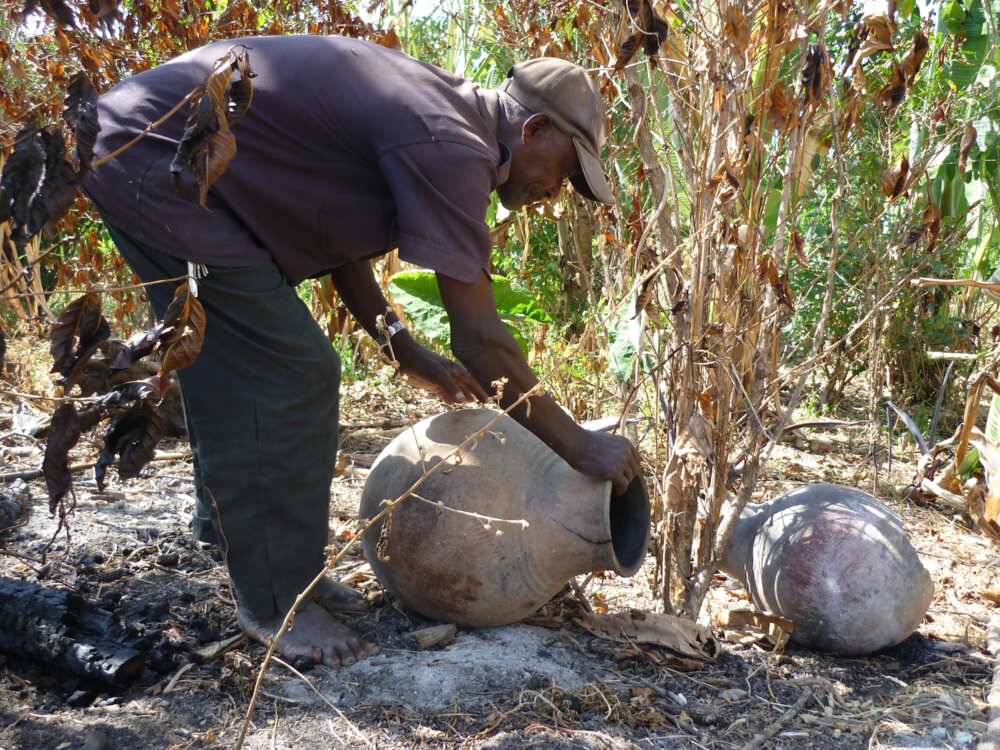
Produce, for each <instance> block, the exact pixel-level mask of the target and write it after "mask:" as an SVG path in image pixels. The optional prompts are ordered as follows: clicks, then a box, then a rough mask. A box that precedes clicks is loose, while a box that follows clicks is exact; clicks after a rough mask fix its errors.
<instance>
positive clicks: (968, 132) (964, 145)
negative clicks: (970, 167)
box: [957, 122, 977, 174]
mask: <svg viewBox="0 0 1000 750" xmlns="http://www.w3.org/2000/svg"><path fill="white" fill-rule="evenodd" d="M976 135H977V134H976V127H975V126H974V125H973V124H972V123H971V122H967V123H965V129H964V130H963V131H962V141H961V144H960V145H959V147H958V165H957V168H958V173H959V174H962V173H963V172H965V164H966V162H967V161H968V159H969V151H971V150H972V147H973V146H974V145H975V144H976Z"/></svg>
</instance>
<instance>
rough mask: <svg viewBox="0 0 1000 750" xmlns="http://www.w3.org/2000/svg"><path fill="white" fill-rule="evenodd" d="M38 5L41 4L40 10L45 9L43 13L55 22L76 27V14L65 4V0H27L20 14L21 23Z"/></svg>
mask: <svg viewBox="0 0 1000 750" xmlns="http://www.w3.org/2000/svg"><path fill="white" fill-rule="evenodd" d="M38 5H41V6H42V10H43V11H45V15H47V16H48V17H49V18H51V19H52V20H53V21H55V22H56V23H57V24H61V25H62V26H69V27H70V28H76V16H74V15H73V10H72V9H71V8H70V7H69V5H67V4H66V0H27V2H25V4H24V11H23V12H22V14H21V22H22V23H23V22H24V17H25V16H27V15H29V14H30V13H31V12H32V11H33V10H34V9H35V8H36V7H38Z"/></svg>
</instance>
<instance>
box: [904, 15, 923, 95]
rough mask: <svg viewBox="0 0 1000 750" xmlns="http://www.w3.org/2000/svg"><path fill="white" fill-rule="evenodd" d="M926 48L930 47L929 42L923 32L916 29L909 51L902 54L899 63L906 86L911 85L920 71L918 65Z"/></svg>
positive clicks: (921, 61)
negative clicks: (901, 60)
mask: <svg viewBox="0 0 1000 750" xmlns="http://www.w3.org/2000/svg"><path fill="white" fill-rule="evenodd" d="M928 49H930V44H929V43H928V41H927V37H926V36H924V32H922V31H920V29H917V30H916V31H915V32H913V44H912V45H911V46H910V49H909V51H908V52H907V53H906V54H905V55H904V56H903V62H902V63H901V64H900V69H901V70H902V71H903V77H904V78H905V79H906V86H907V88H912V87H913V82H914V80H915V79H916V77H917V73H918V72H919V71H920V65H921V64H922V63H923V61H924V58H925V57H926V56H927V50H928Z"/></svg>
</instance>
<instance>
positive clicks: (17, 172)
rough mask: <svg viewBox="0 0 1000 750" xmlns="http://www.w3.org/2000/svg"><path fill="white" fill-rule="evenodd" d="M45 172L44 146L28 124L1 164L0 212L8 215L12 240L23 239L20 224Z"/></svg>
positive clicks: (22, 226) (23, 224)
mask: <svg viewBox="0 0 1000 750" xmlns="http://www.w3.org/2000/svg"><path fill="white" fill-rule="evenodd" d="M44 176H45V149H44V148H43V146H42V140H41V137H40V136H39V134H38V128H37V127H35V126H34V125H29V126H27V127H25V128H23V129H22V130H21V131H20V132H19V133H18V134H17V137H16V138H15V139H14V151H13V152H12V153H11V155H10V156H9V157H8V158H7V160H6V161H5V162H4V165H3V173H2V174H0V190H2V191H3V200H4V203H5V204H6V205H0V216H3V217H6V216H10V217H11V219H12V220H13V221H12V227H11V234H12V236H13V238H14V240H15V241H18V240H20V241H23V240H24V239H25V238H26V237H25V235H24V230H23V228H24V227H27V225H28V220H29V209H30V207H31V203H32V197H33V196H34V195H35V194H36V193H37V192H38V189H39V187H40V185H41V182H42V179H43V177H44Z"/></svg>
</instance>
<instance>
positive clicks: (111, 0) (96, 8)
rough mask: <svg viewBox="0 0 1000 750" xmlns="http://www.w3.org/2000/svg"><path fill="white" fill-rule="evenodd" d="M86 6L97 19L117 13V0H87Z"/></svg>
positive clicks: (110, 16)
mask: <svg viewBox="0 0 1000 750" xmlns="http://www.w3.org/2000/svg"><path fill="white" fill-rule="evenodd" d="M87 7H88V8H89V9H90V12H91V13H93V14H94V15H95V16H96V17H97V18H99V19H106V18H114V17H115V16H117V15H118V0H87Z"/></svg>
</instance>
